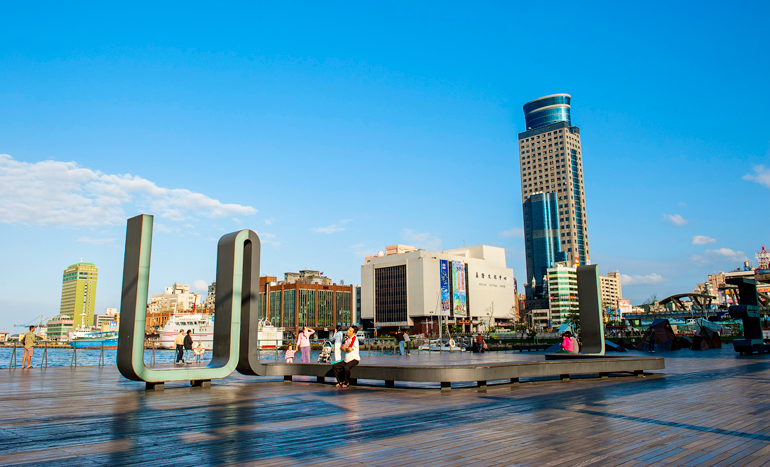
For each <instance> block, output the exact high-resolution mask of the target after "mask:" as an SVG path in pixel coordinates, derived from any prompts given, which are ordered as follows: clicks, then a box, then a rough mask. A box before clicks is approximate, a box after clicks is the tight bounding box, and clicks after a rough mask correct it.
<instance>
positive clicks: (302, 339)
mask: <svg viewBox="0 0 770 467" xmlns="http://www.w3.org/2000/svg"><path fill="white" fill-rule="evenodd" d="M357 332H358V326H351V327H349V328H348V329H347V331H346V332H345V333H343V328H342V326H336V327H335V328H334V334H333V335H332V342H333V345H334V359H333V360H332V370H333V371H334V376H335V377H336V378H337V387H338V388H346V387H348V386H349V385H350V370H351V369H352V368H353V367H354V366H356V365H358V362H360V361H361V355H360V353H359V352H358V348H359V342H358V336H356V333H357ZM313 334H315V331H314V330H312V329H310V328H308V327H307V326H303V327H302V328H301V329H300V330H299V332H298V333H297V344H296V346H293V345H289V348H288V349H287V350H286V355H285V358H286V363H293V362H294V356H295V355H296V353H297V350H299V351H300V354H301V362H302V363H310V336H312V335H313ZM342 352H345V356H344V357H343V355H342Z"/></svg>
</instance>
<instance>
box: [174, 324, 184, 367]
mask: <svg viewBox="0 0 770 467" xmlns="http://www.w3.org/2000/svg"><path fill="white" fill-rule="evenodd" d="M174 345H176V361H175V362H174V365H178V364H179V362H182V363H184V329H180V330H179V334H177V335H176V337H175V338H174Z"/></svg>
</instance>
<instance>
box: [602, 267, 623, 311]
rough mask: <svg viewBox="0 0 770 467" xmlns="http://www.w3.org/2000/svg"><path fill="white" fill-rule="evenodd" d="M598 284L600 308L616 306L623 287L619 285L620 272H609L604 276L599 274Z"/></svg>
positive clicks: (621, 295) (620, 297) (621, 296)
mask: <svg viewBox="0 0 770 467" xmlns="http://www.w3.org/2000/svg"><path fill="white" fill-rule="evenodd" d="M599 284H600V285H601V293H602V309H603V310H606V309H607V308H617V306H618V300H620V299H622V298H623V289H622V287H621V285H620V273H619V272H618V271H615V272H609V273H607V275H606V276H601V275H600V276H599Z"/></svg>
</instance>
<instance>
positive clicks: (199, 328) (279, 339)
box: [158, 313, 283, 350]
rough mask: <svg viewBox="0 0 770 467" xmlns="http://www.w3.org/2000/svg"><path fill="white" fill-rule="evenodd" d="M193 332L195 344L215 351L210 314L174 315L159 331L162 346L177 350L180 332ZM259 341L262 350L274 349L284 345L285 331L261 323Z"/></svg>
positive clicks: (258, 334)
mask: <svg viewBox="0 0 770 467" xmlns="http://www.w3.org/2000/svg"><path fill="white" fill-rule="evenodd" d="M188 330H192V339H193V343H194V344H196V345H197V344H198V342H200V343H201V344H202V345H203V348H204V349H206V350H211V349H213V344H214V315H209V314H201V313H197V314H179V315H172V316H171V318H169V320H168V322H167V323H166V324H165V325H164V326H163V327H161V328H160V329H158V334H159V335H160V346H161V347H163V348H164V349H175V348H176V345H175V344H174V339H175V338H176V336H177V334H179V331H184V332H185V334H187V331H188ZM257 340H258V342H259V348H260V349H274V348H276V347H280V346H282V345H283V329H282V328H278V327H275V326H273V325H272V324H270V323H269V322H267V321H266V320H263V321H260V322H259V331H258V333H257Z"/></svg>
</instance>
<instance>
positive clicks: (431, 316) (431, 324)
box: [428, 310, 433, 337]
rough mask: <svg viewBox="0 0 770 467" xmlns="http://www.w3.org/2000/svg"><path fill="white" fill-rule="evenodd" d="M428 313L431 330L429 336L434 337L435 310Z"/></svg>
mask: <svg viewBox="0 0 770 467" xmlns="http://www.w3.org/2000/svg"><path fill="white" fill-rule="evenodd" d="M428 313H429V314H430V332H429V336H430V337H432V336H433V310H430V311H428Z"/></svg>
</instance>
